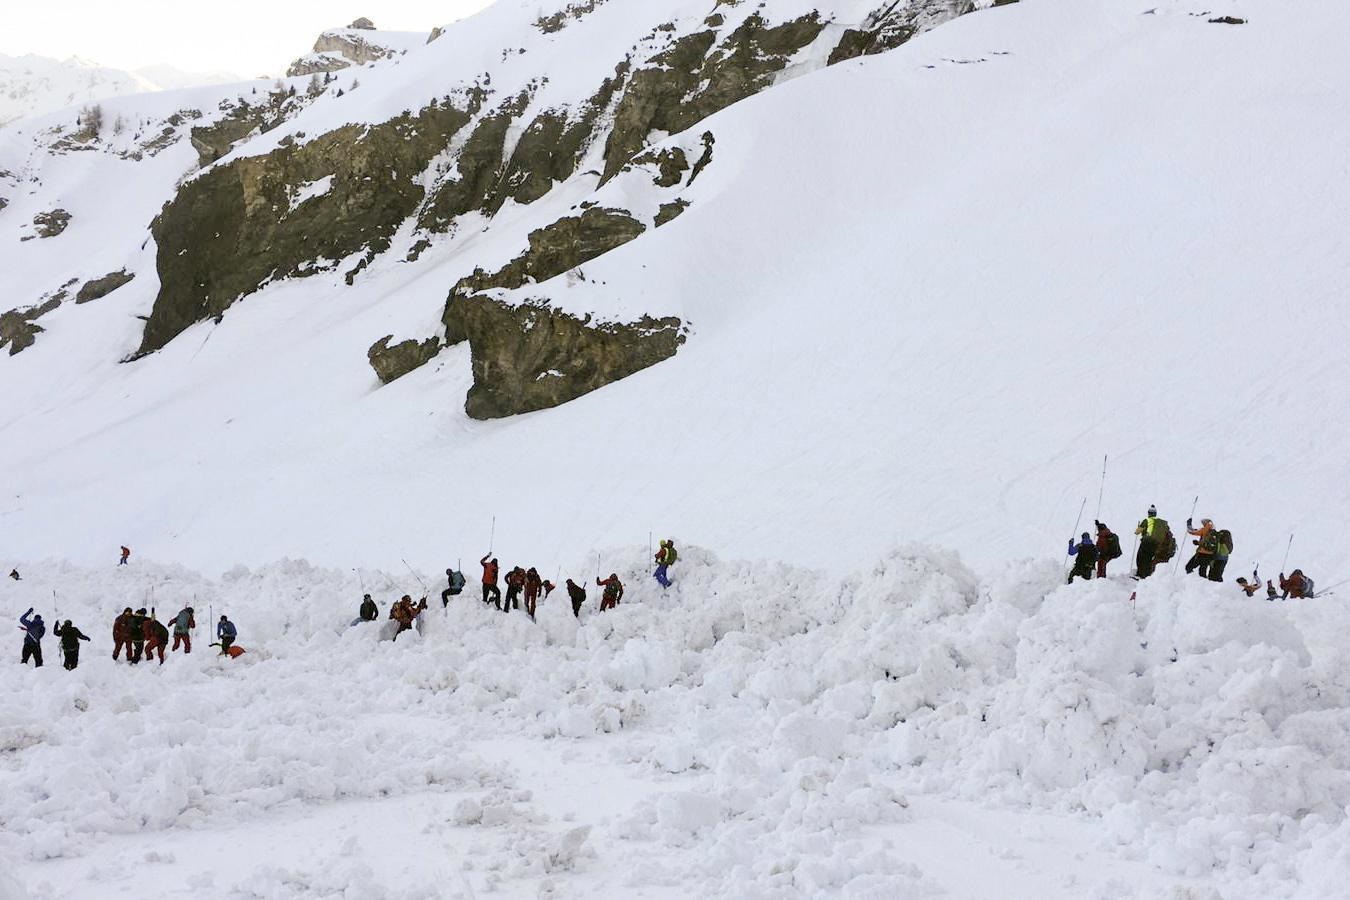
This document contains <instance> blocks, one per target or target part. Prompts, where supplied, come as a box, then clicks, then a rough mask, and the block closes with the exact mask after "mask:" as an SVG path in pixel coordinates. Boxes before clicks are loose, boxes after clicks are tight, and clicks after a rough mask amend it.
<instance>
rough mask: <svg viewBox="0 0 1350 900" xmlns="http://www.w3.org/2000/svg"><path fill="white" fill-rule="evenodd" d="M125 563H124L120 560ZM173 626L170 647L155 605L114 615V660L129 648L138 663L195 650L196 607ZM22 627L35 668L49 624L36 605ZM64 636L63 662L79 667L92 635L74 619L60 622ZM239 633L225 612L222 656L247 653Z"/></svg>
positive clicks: (219, 632) (219, 629) (219, 631)
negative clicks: (82, 647) (238, 640)
mask: <svg viewBox="0 0 1350 900" xmlns="http://www.w3.org/2000/svg"><path fill="white" fill-rule="evenodd" d="M118 565H121V563H118ZM169 623H170V624H171V625H172V626H173V646H172V647H169V628H168V627H167V626H165V625H164V623H162V622H160V621H159V620H158V619H156V618H155V611H154V610H153V609H152V610H150V612H148V613H147V612H146V611H145V608H144V607H141V608H140V609H138V610H135V611H134V612H133V611H132V609H131V607H130V606H128V607H126V608H125V609H123V610H122V612H121V614H120V615H118V616H117V618H115V619H113V624H112V637H113V654H112V658H113V659H114V660H116V659H118V658H119V657H120V656H121V655H122V651H123V650H125V651H126V661H127V662H129V663H131V664H132V665H135V664H137V663H139V662H140V661H141V660H142V659H144V660H153V659H154V658H155V656H156V654H158V656H159V664H160V665H164V651H165V648H168V649H169V650H170V652H172V651H174V650H177V649H179V647H182V649H183V652H184V653H191V652H192V629H194V628H196V627H197V619H196V611H195V610H194V609H193V608H192V607H191V606H185V607H183V608H182V609H181V610H179V612H178V614H177V615H175V616H174V617H173V618H171V619H170V620H169ZM19 627H20V628H21V629H23V632H24V638H23V653H22V656H21V657H20V662H22V663H23V664H25V665H26V664H27V663H28V661H29V660H30V659H31V660H32V661H33V664H34V667H35V668H40V667H41V666H42V639H43V637H44V636H45V635H46V633H47V626H46V624H45V623H44V622H43V620H42V616H41V615H37V614H34V612H33V609H32V607H29V609H28V611H27V612H26V613H24V614H23V615H22V616H20V617H19ZM52 633H53V634H55V635H56V636H57V637H59V638H60V639H61V653H62V656H63V665H64V667H65V668H66V669H75V668H76V667H78V666H79V664H80V641H88V640H89V637H88V635H86V634H84V632H82V631H80V629H78V628H76V627H75V626H74V625H73V624H71V621H70V619H66V620H65V622H63V623H60V624H58V625H57V626H56V628H55V629H53V631H52ZM237 635H238V630H237V629H236V628H235V626H234V623H233V622H231V621H230V620H229V619H228V618H227V617H225V616H221V617H220V621H219V622H217V623H216V638H217V640H218V641H219V644H218V645H217V644H212V646H213V647H214V646H219V647H220V653H221V655H222V656H230V657H235V656H239V655H240V654H241V653H243V652H244V651H243V649H242V648H239V647H236V646H234V641H235V638H236V636H237Z"/></svg>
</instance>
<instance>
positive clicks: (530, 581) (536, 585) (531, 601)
mask: <svg viewBox="0 0 1350 900" xmlns="http://www.w3.org/2000/svg"><path fill="white" fill-rule="evenodd" d="M543 587H544V581H543V579H541V578H540V577H539V570H538V569H536V568H535V567H534V566H530V570H529V571H528V572H526V573H525V612H526V613H527V614H528V615H529V617H530V618H531V619H533V618H534V614H535V611H536V610H538V608H539V591H540V590H542V589H543Z"/></svg>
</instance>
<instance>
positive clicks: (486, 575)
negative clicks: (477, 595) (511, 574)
mask: <svg viewBox="0 0 1350 900" xmlns="http://www.w3.org/2000/svg"><path fill="white" fill-rule="evenodd" d="M488 556H492V554H490V553H489V554H488V555H487V556H484V557H483V558H482V559H480V560H479V561H478V564H479V565H480V566H482V567H483V602H484V603H496V604H497V608H498V609H501V608H502V589H501V588H499V587H497V573H498V572H500V571H501V568H500V567H499V566H498V565H497V557H495V556H493V557H492V559H488Z"/></svg>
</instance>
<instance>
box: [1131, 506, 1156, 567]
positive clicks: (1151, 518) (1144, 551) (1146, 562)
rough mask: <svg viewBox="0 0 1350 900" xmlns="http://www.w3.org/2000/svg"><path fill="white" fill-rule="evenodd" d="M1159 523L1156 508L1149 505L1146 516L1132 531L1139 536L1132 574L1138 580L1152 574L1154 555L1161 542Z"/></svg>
mask: <svg viewBox="0 0 1350 900" xmlns="http://www.w3.org/2000/svg"><path fill="white" fill-rule="evenodd" d="M1161 521H1162V520H1161V519H1159V518H1158V508H1157V507H1156V506H1151V505H1150V506H1149V508H1148V515H1147V516H1145V517H1144V520H1143V521H1142V522H1140V523H1139V524H1138V525H1137V526H1136V527H1135V529H1134V533H1135V534H1137V535H1139V553H1138V555H1137V556H1135V558H1134V574H1135V576H1136V577H1138V578H1147V577H1148V576H1150V575H1152V574H1153V567H1154V566H1155V565H1156V561H1155V554H1156V553H1157V551H1158V545H1159V543H1161V540H1162V529H1161V528H1160V527H1159V524H1158V523H1159V522H1161Z"/></svg>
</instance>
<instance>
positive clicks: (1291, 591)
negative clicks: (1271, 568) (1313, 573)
mask: <svg viewBox="0 0 1350 900" xmlns="http://www.w3.org/2000/svg"><path fill="white" fill-rule="evenodd" d="M1280 590H1281V591H1283V592H1284V593H1283V596H1281V597H1280V599H1281V600H1287V599H1289V598H1290V597H1295V598H1299V599H1301V598H1303V597H1311V596H1312V579H1311V578H1309V577H1308V576H1307V575H1304V574H1303V570H1302V569H1295V570H1294V571H1292V572H1290V573H1289V577H1288V578H1285V577H1284V573H1283V572H1281V573H1280Z"/></svg>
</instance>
